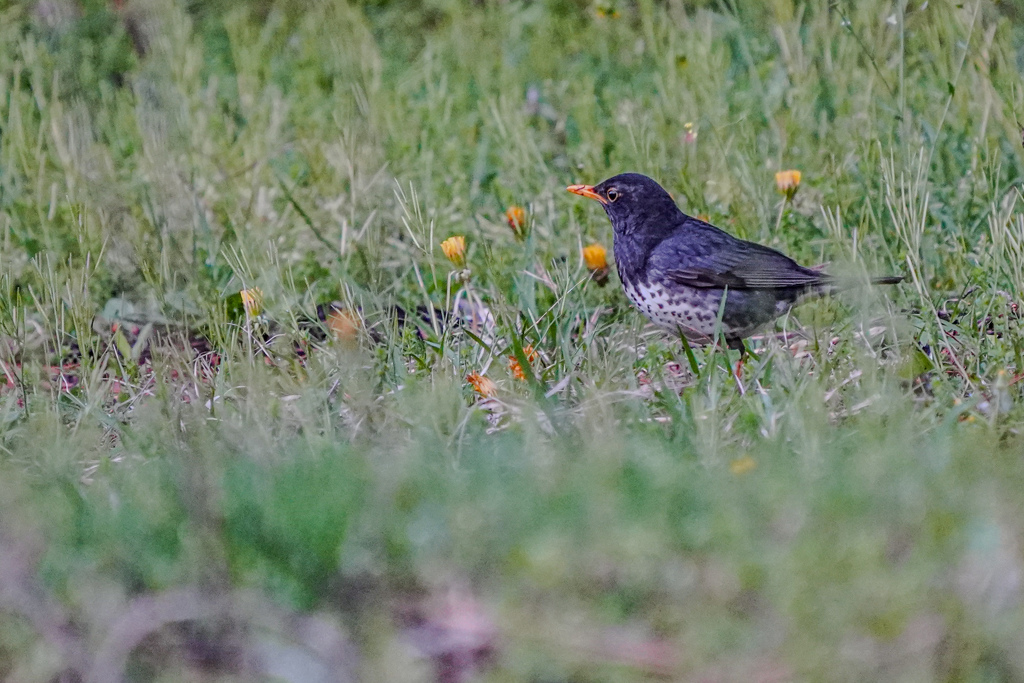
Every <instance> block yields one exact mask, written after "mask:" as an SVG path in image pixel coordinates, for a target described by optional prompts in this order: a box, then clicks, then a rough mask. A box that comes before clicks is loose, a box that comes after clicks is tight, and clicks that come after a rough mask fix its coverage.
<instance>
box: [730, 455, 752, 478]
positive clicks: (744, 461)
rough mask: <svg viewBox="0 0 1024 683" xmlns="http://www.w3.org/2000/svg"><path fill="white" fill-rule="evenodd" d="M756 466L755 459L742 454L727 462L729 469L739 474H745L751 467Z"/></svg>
mask: <svg viewBox="0 0 1024 683" xmlns="http://www.w3.org/2000/svg"><path fill="white" fill-rule="evenodd" d="M756 467H757V461H756V460H754V459H753V458H751V457H750V456H749V455H744V456H743V457H742V458H737V459H736V460H733V461H732V462H731V463H729V471H730V472H732V473H733V474H735V475H737V476H739V475H741V474H746V473H747V472H749V471H751V470H752V469H754V468H756Z"/></svg>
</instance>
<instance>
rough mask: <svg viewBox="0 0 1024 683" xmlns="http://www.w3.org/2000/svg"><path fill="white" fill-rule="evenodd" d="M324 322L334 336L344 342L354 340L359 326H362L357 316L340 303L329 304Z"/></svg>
mask: <svg viewBox="0 0 1024 683" xmlns="http://www.w3.org/2000/svg"><path fill="white" fill-rule="evenodd" d="M326 323H327V329H328V330H330V331H331V334H332V335H333V336H334V338H335V339H337V340H338V341H340V342H346V343H350V342H353V341H355V339H356V337H357V336H358V335H359V328H360V327H362V323H361V321H360V319H359V316H358V315H356V314H355V313H353V312H352V311H350V310H348V309H347V308H341V307H340V305H334V306H331V310H330V312H329V313H328V314H327V320H326Z"/></svg>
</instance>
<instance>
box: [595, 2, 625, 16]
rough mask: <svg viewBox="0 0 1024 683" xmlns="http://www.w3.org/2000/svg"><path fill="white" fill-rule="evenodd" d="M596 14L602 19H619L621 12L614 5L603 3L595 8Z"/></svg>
mask: <svg viewBox="0 0 1024 683" xmlns="http://www.w3.org/2000/svg"><path fill="white" fill-rule="evenodd" d="M594 14H596V15H597V16H598V17H599V18H601V19H618V18H619V11H618V10H617V9H615V6H614V5H612V4H605V3H601V4H599V5H598V6H597V7H595V8H594Z"/></svg>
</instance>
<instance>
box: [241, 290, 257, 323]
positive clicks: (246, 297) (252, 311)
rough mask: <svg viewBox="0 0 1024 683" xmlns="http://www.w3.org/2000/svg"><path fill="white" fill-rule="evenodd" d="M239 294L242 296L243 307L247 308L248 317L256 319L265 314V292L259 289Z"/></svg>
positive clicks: (243, 291)
mask: <svg viewBox="0 0 1024 683" xmlns="http://www.w3.org/2000/svg"><path fill="white" fill-rule="evenodd" d="M239 294H240V295H241V296H242V307H243V308H245V314H246V315H247V316H249V317H250V318H255V317H256V316H258V315H259V314H260V313H262V312H263V291H262V290H260V288H259V287H252V288H250V289H243V290H242V291H241V292H239Z"/></svg>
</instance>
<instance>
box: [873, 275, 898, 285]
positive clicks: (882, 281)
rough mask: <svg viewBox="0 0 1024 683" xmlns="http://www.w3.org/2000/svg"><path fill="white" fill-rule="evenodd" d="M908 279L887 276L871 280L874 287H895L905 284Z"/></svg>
mask: <svg viewBox="0 0 1024 683" xmlns="http://www.w3.org/2000/svg"><path fill="white" fill-rule="evenodd" d="M905 279H906V278H905V277H904V276H903V275H886V276H885V277H876V278H872V279H871V284H873V285H895V284H899V283H900V282H903V281H904V280H905Z"/></svg>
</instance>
